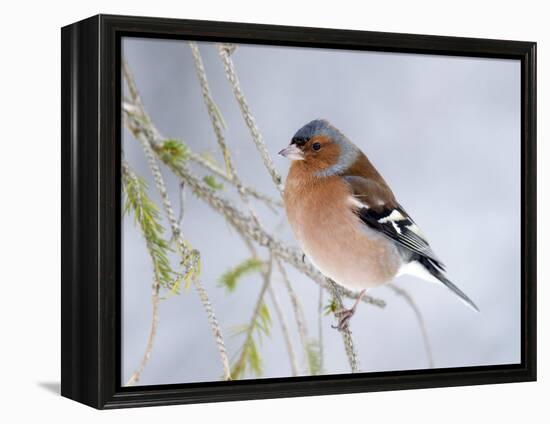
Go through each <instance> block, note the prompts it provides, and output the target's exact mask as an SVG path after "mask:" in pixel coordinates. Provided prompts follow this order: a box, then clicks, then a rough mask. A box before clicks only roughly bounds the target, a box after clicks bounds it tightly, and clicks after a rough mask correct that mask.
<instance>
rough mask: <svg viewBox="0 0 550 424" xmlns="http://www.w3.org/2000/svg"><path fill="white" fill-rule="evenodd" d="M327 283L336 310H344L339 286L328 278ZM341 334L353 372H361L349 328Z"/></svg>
mask: <svg viewBox="0 0 550 424" xmlns="http://www.w3.org/2000/svg"><path fill="white" fill-rule="evenodd" d="M327 282H328V284H329V290H330V291H331V292H332V296H333V297H334V300H335V301H336V309H337V310H341V309H344V302H342V297H341V296H340V293H339V290H338V285H337V284H336V283H335V282H334V281H332V280H331V279H330V278H327ZM340 333H341V334H342V338H343V339H344V347H345V349H346V355H347V356H348V361H349V364H350V367H351V372H353V373H356V372H360V366H359V359H358V358H357V351H356V349H355V346H354V343H353V338H352V337H351V331H350V329H349V326H345V327H344V328H342V330H341V331H340Z"/></svg>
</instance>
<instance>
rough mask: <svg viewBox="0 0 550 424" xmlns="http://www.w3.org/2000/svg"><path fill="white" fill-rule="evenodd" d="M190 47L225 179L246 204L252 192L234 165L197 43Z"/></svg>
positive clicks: (223, 125)
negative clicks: (223, 163)
mask: <svg viewBox="0 0 550 424" xmlns="http://www.w3.org/2000/svg"><path fill="white" fill-rule="evenodd" d="M189 46H190V47H191V52H192V54H193V62H194V64H195V70H196V73H197V77H198V79H199V83H200V86H201V91H202V97H203V100H204V104H205V106H206V110H207V111H208V116H209V117H210V122H211V123H212V129H213V130H214V134H215V135H216V140H217V141H218V146H219V147H220V150H221V152H222V155H223V159H224V162H225V167H226V170H227V174H226V178H224V179H226V180H227V181H229V182H231V183H232V184H233V185H235V186H236V187H237V189H238V190H239V193H240V194H241V197H242V198H243V201H244V202H245V203H246V202H247V197H248V195H249V194H251V190H250V188H248V189H247V188H246V187H245V186H244V185H243V184H242V182H241V180H240V179H239V177H238V175H237V172H236V170H235V165H234V164H233V160H232V158H231V153H230V151H229V148H228V146H227V142H226V140H225V135H224V128H225V124H224V122H223V119H222V116H221V112H220V108H219V107H218V105H217V104H216V102H215V101H214V98H213V97H212V93H211V91H210V85H209V84H208V78H207V77H206V71H205V69H204V64H203V61H202V57H201V54H200V51H199V48H198V46H197V43H195V42H193V41H191V42H189ZM263 200H266V199H263Z"/></svg>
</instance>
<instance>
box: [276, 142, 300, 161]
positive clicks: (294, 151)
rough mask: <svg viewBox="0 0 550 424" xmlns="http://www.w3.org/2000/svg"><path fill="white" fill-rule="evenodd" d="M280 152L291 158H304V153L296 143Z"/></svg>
mask: <svg viewBox="0 0 550 424" xmlns="http://www.w3.org/2000/svg"><path fill="white" fill-rule="evenodd" d="M279 154H280V155H281V156H283V157H285V158H287V159H290V160H304V153H303V152H302V151H301V150H300V149H299V148H298V147H297V146H296V145H295V144H291V145H290V146H288V147H287V148H286V149H283V150H281V151H280V152H279Z"/></svg>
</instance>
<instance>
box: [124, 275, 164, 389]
mask: <svg viewBox="0 0 550 424" xmlns="http://www.w3.org/2000/svg"><path fill="white" fill-rule="evenodd" d="M159 289H160V285H159V284H158V282H156V281H155V282H154V284H153V293H152V295H151V307H152V308H151V309H152V311H151V315H152V317H151V328H150V330H149V336H148V337H147V345H146V346H145V352H144V354H143V357H142V359H141V362H140V364H139V367H138V368H137V369H136V370H135V371H134V372H133V373H132V375H131V376H130V378H129V379H128V381H127V382H126V386H133V385H134V384H136V383H137V382H138V381H139V379H140V378H141V374H142V373H143V370H144V369H145V366H146V365H147V362H149V358H150V357H151V352H152V351H153V345H154V342H155V337H156V335H157V329H158V325H159V301H160V299H159Z"/></svg>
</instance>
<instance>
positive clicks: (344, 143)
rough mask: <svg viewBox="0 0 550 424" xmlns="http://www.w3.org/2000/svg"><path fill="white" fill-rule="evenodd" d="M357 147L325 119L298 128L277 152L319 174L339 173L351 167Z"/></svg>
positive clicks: (355, 158)
mask: <svg viewBox="0 0 550 424" xmlns="http://www.w3.org/2000/svg"><path fill="white" fill-rule="evenodd" d="M359 153H360V151H359V149H358V148H357V146H355V145H354V144H353V143H352V142H351V141H350V140H349V139H348V138H347V137H346V136H345V135H344V134H342V133H341V132H340V131H339V130H338V129H337V128H336V127H335V126H333V125H332V124H331V123H330V122H328V121H327V120H325V119H316V120H314V121H311V122H310V123H308V124H306V125H304V126H303V127H302V128H300V129H299V130H298V131H297V132H296V134H294V136H293V137H292V140H291V142H290V145H289V146H288V147H287V148H285V149H283V150H281V151H280V152H279V154H280V155H281V156H284V157H286V158H288V159H290V160H291V161H293V164H296V165H298V164H300V166H301V167H303V168H304V169H307V170H308V171H310V172H312V173H314V174H315V175H316V176H318V177H327V176H331V175H338V174H341V173H343V172H344V171H346V170H347V169H348V168H350V167H351V166H352V165H353V163H354V162H355V161H356V160H357V158H358V156H359Z"/></svg>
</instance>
